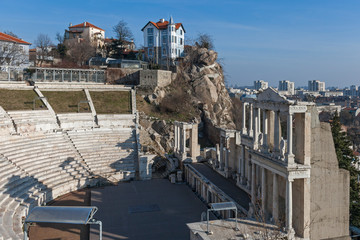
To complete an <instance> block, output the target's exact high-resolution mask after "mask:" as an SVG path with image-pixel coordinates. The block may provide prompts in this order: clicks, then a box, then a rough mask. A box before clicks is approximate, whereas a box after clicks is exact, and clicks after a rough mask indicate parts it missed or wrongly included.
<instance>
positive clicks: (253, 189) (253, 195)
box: [251, 163, 256, 210]
mask: <svg viewBox="0 0 360 240" xmlns="http://www.w3.org/2000/svg"><path fill="white" fill-rule="evenodd" d="M255 170H256V165H255V164H254V163H252V164H251V203H252V204H253V206H254V210H255V203H256V183H255Z"/></svg>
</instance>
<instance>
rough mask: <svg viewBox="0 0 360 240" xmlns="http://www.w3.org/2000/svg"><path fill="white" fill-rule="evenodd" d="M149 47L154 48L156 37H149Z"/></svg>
mask: <svg viewBox="0 0 360 240" xmlns="http://www.w3.org/2000/svg"><path fill="white" fill-rule="evenodd" d="M148 46H149V47H152V46H154V36H148Z"/></svg>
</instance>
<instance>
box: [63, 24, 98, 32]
mask: <svg viewBox="0 0 360 240" xmlns="http://www.w3.org/2000/svg"><path fill="white" fill-rule="evenodd" d="M83 27H86V28H87V27H92V28H97V29H99V30H101V31H105V30H104V29H101V28H99V27H97V26H95V25H94V24H91V23H89V22H83V23H80V24H77V25H74V26H71V27H69V28H83Z"/></svg>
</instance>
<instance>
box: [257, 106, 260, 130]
mask: <svg viewBox="0 0 360 240" xmlns="http://www.w3.org/2000/svg"><path fill="white" fill-rule="evenodd" d="M257 117H258V134H260V133H261V109H260V108H259V107H258V108H257Z"/></svg>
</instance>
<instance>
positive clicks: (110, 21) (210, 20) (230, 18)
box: [0, 0, 360, 87]
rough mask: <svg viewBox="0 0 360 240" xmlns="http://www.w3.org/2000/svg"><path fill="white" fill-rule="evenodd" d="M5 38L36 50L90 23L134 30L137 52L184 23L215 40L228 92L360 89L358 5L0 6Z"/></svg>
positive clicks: (156, 2) (189, 1)
mask: <svg viewBox="0 0 360 240" xmlns="http://www.w3.org/2000/svg"><path fill="white" fill-rule="evenodd" d="M0 6H1V7H0V8H1V14H0V31H6V30H8V31H12V32H14V33H15V34H17V35H18V36H19V37H21V38H23V39H24V40H25V41H28V42H31V43H34V41H35V39H36V37H37V36H38V34H40V33H43V34H47V35H48V36H49V37H51V38H52V39H53V42H54V43H56V40H55V36H56V33H57V32H59V33H61V34H63V33H64V30H65V29H66V28H67V27H68V26H69V23H72V24H74V25H75V24H79V23H82V22H84V21H87V22H90V23H92V24H94V25H96V26H98V27H100V28H102V29H104V30H105V31H106V32H105V36H106V37H114V36H115V35H114V33H113V31H112V27H113V26H114V25H116V24H117V23H118V22H119V21H120V20H124V21H125V22H127V23H128V26H129V27H130V29H131V30H132V32H133V34H134V37H135V43H136V45H137V46H141V45H143V35H142V32H141V28H142V27H143V26H144V25H145V24H146V23H147V22H148V21H158V20H159V19H160V18H165V19H169V18H170V16H173V18H174V21H175V22H181V23H183V26H184V28H185V30H186V35H185V38H189V39H194V38H196V36H197V35H198V34H199V33H206V34H209V35H211V36H212V37H213V39H214V45H215V50H216V51H217V52H218V56H219V59H220V61H221V63H222V64H223V66H224V71H225V81H226V83H227V84H228V85H238V86H244V85H253V82H254V81H256V80H260V79H261V80H264V81H268V82H269V85H271V86H277V85H278V82H279V80H290V81H293V82H295V86H297V87H298V86H307V82H308V80H314V79H318V80H321V81H325V82H326V87H330V86H336V87H346V86H350V85H360V81H359V80H360V14H359V12H360V1H358V0H346V1H339V0H316V1H314V0H297V1H289V0H222V1H213V0H181V1H172V0H167V1H165V0H151V1H145V0H102V1H98V0H97V1H94V0H86V1H84V0H82V1H78V0H72V1H69V0H61V1H54V0H0Z"/></svg>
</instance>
